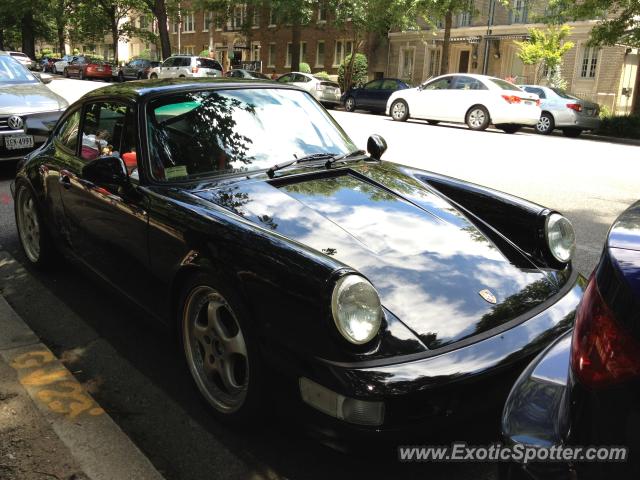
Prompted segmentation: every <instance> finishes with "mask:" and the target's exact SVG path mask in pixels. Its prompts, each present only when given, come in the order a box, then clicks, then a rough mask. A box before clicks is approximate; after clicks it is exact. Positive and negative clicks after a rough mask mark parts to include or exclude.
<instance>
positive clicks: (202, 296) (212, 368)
mask: <svg viewBox="0 0 640 480" xmlns="http://www.w3.org/2000/svg"><path fill="white" fill-rule="evenodd" d="M180 305H181V308H180V310H179V312H180V314H179V322H180V332H181V337H182V346H183V349H184V354H185V358H186V361H187V365H188V367H189V370H190V372H191V375H192V376H193V379H194V381H195V383H196V386H197V387H198V390H199V391H200V393H201V394H202V396H203V397H204V398H205V400H206V401H207V402H208V403H209V405H211V407H213V413H214V414H215V415H216V416H217V417H218V418H220V419H222V420H226V421H229V422H234V423H245V422H247V421H249V420H251V419H253V418H255V416H256V415H257V414H258V413H259V411H260V405H261V401H262V396H263V395H262V385H263V382H262V367H261V362H260V359H259V350H258V348H257V345H255V344H254V343H253V342H254V337H253V334H252V331H251V325H250V322H249V316H248V312H247V311H246V310H245V307H244V302H242V301H240V299H239V298H238V297H237V296H236V295H235V293H234V292H233V291H232V290H231V289H229V288H228V282H223V281H219V280H218V279H217V278H216V277H214V276H212V275H208V274H198V275H196V276H193V277H191V279H189V280H188V281H187V283H186V285H185V286H184V288H183V291H182V295H181V301H180Z"/></svg>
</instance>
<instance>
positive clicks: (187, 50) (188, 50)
mask: <svg viewBox="0 0 640 480" xmlns="http://www.w3.org/2000/svg"><path fill="white" fill-rule="evenodd" d="M182 53H184V54H186V55H195V54H196V47H195V45H185V46H184V47H182Z"/></svg>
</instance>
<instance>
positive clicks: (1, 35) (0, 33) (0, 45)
mask: <svg viewBox="0 0 640 480" xmlns="http://www.w3.org/2000/svg"><path fill="white" fill-rule="evenodd" d="M0 50H4V30H3V29H2V28H0Z"/></svg>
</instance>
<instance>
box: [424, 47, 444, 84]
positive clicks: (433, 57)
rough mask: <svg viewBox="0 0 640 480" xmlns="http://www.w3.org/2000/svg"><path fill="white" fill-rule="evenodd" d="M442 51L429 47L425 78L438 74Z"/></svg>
mask: <svg viewBox="0 0 640 480" xmlns="http://www.w3.org/2000/svg"><path fill="white" fill-rule="evenodd" d="M441 56H442V51H441V50H440V49H439V48H431V49H429V70H428V71H427V78H431V77H437V76H438V75H440V59H441Z"/></svg>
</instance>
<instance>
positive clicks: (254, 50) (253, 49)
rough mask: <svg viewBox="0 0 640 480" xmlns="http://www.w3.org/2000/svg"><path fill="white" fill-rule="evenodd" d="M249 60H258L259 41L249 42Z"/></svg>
mask: <svg viewBox="0 0 640 480" xmlns="http://www.w3.org/2000/svg"><path fill="white" fill-rule="evenodd" d="M251 60H252V61H254V62H257V61H258V60H260V42H251Z"/></svg>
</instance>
